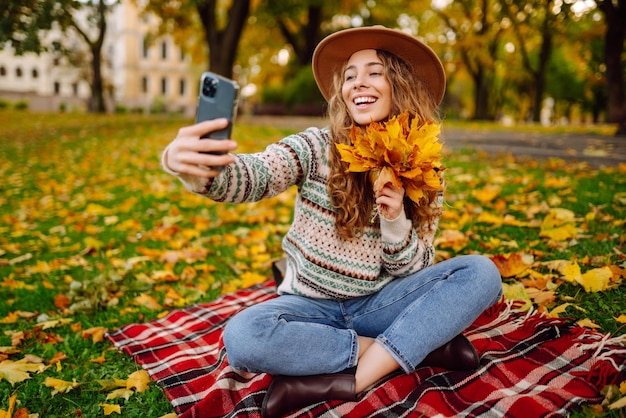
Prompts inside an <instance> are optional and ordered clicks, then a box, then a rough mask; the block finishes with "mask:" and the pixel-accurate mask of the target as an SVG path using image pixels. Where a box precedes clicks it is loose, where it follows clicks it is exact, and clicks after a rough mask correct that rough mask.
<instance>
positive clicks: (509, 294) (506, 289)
mask: <svg viewBox="0 0 626 418" xmlns="http://www.w3.org/2000/svg"><path fill="white" fill-rule="evenodd" d="M502 292H503V294H504V297H505V298H506V299H509V300H516V301H520V302H524V304H523V305H522V306H521V307H520V308H519V309H520V310H521V311H527V310H529V309H530V308H532V306H533V303H532V301H531V300H530V297H529V296H528V294H527V293H526V288H525V287H524V285H523V284H522V283H515V284H508V283H502Z"/></svg>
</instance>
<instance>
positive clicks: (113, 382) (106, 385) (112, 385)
mask: <svg viewBox="0 0 626 418" xmlns="http://www.w3.org/2000/svg"><path fill="white" fill-rule="evenodd" d="M96 382H98V384H99V385H100V386H102V390H104V391H105V392H106V391H110V390H114V389H117V388H125V387H126V380H124V379H115V378H113V379H102V380H96Z"/></svg>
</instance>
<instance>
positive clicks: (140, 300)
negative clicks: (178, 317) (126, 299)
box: [135, 293, 163, 311]
mask: <svg viewBox="0 0 626 418" xmlns="http://www.w3.org/2000/svg"><path fill="white" fill-rule="evenodd" d="M135 304H136V305H139V306H144V307H146V308H148V309H152V310H155V311H158V310H160V309H162V308H163V307H162V306H161V304H160V303H159V302H157V300H156V299H155V298H153V297H152V296H150V295H148V294H147V293H142V294H140V295H139V296H137V297H136V298H135Z"/></svg>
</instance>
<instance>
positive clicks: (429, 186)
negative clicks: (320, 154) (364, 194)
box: [337, 111, 444, 205]
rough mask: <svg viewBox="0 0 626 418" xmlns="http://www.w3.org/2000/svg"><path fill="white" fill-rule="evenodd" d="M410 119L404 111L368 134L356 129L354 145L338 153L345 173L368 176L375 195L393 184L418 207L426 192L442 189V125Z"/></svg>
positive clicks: (340, 148) (342, 146) (375, 125)
mask: <svg viewBox="0 0 626 418" xmlns="http://www.w3.org/2000/svg"><path fill="white" fill-rule="evenodd" d="M409 119H410V117H409V112H408V111H405V112H403V113H402V114H400V115H398V116H394V117H393V118H391V119H389V120H388V121H387V122H383V123H379V122H372V123H370V124H369V125H368V126H367V128H366V129H365V132H363V130H362V129H361V127H359V126H353V127H352V130H351V131H350V138H351V141H352V144H351V145H348V144H337V149H338V151H339V154H340V155H341V160H342V161H344V162H346V163H348V164H349V166H348V168H347V170H346V171H350V172H359V173H363V172H369V177H370V181H371V182H372V185H373V188H374V193H376V192H378V191H380V190H381V189H382V188H383V187H385V185H386V184H388V183H391V184H392V185H393V186H394V187H396V188H400V187H404V189H405V193H406V195H407V196H408V197H409V198H410V199H411V200H412V201H413V202H415V203H416V204H418V205H419V204H420V201H421V200H422V198H423V197H424V196H425V192H426V191H429V190H442V189H443V181H442V178H441V175H442V173H443V170H444V166H443V165H442V163H441V147H442V146H443V144H442V143H441V142H439V133H440V131H441V124H437V123H435V122H434V121H432V120H427V121H425V122H424V123H422V124H420V119H419V117H418V116H415V117H414V118H413V120H412V121H410V123H409Z"/></svg>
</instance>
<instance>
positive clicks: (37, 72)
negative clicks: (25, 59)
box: [32, 68, 39, 78]
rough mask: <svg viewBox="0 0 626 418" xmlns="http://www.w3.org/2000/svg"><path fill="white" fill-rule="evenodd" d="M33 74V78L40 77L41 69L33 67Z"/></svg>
mask: <svg viewBox="0 0 626 418" xmlns="http://www.w3.org/2000/svg"><path fill="white" fill-rule="evenodd" d="M32 75H33V78H38V77H39V71H37V69H36V68H33V71H32Z"/></svg>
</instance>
